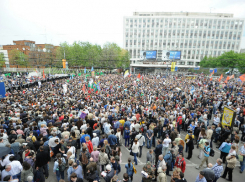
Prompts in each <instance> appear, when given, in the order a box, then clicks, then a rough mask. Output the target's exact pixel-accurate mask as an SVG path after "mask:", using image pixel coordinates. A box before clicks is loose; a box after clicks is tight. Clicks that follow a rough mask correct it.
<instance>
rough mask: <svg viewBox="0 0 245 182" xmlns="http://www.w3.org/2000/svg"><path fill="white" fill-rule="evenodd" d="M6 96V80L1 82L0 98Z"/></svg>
mask: <svg viewBox="0 0 245 182" xmlns="http://www.w3.org/2000/svg"><path fill="white" fill-rule="evenodd" d="M4 97H6V90H5V84H4V82H0V99H2V98H4Z"/></svg>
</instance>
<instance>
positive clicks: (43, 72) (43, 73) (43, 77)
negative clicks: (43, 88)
mask: <svg viewBox="0 0 245 182" xmlns="http://www.w3.org/2000/svg"><path fill="white" fill-rule="evenodd" d="M43 78H44V79H45V74H44V70H43Z"/></svg>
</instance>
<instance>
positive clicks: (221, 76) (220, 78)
mask: <svg viewBox="0 0 245 182" xmlns="http://www.w3.org/2000/svg"><path fill="white" fill-rule="evenodd" d="M222 78H223V74H221V75H220V77H219V82H220V81H221V80H222Z"/></svg>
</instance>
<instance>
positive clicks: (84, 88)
mask: <svg viewBox="0 0 245 182" xmlns="http://www.w3.org/2000/svg"><path fill="white" fill-rule="evenodd" d="M85 92H86V87H85V84H84V85H83V93H85Z"/></svg>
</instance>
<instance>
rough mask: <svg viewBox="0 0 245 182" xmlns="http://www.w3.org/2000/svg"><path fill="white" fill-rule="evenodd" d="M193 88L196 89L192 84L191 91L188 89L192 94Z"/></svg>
mask: <svg viewBox="0 0 245 182" xmlns="http://www.w3.org/2000/svg"><path fill="white" fill-rule="evenodd" d="M195 90H196V89H195V87H194V86H193V85H192V86H191V91H190V93H191V94H193V92H195Z"/></svg>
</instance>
